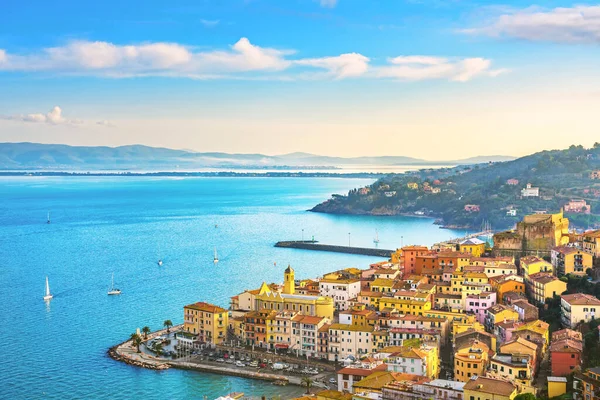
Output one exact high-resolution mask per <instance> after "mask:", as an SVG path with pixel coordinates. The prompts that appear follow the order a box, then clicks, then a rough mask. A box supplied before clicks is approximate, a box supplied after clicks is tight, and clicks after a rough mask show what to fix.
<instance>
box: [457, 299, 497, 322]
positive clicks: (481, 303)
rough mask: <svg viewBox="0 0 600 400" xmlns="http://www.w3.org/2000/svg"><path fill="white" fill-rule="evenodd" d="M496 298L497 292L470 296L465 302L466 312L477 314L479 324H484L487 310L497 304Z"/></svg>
mask: <svg viewBox="0 0 600 400" xmlns="http://www.w3.org/2000/svg"><path fill="white" fill-rule="evenodd" d="M496 296H497V295H496V292H482V293H479V294H470V295H468V296H467V298H466V300H465V310H466V311H467V313H473V314H475V317H476V318H477V322H479V323H480V324H484V323H485V314H486V310H487V309H488V308H490V307H491V306H493V305H495V304H496Z"/></svg>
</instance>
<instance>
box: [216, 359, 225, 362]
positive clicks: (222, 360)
mask: <svg viewBox="0 0 600 400" xmlns="http://www.w3.org/2000/svg"><path fill="white" fill-rule="evenodd" d="M217 362H225V360H224V359H222V358H217Z"/></svg>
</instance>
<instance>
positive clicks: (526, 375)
mask: <svg viewBox="0 0 600 400" xmlns="http://www.w3.org/2000/svg"><path fill="white" fill-rule="evenodd" d="M533 370H534V368H533V366H532V365H531V360H530V358H529V357H526V356H521V355H519V354H516V355H513V354H501V353H500V354H496V355H495V356H494V357H492V359H491V360H490V370H489V372H487V375H486V376H487V377H489V378H495V379H501V380H505V381H509V382H511V383H513V384H514V385H515V386H516V387H517V391H518V392H519V393H523V392H524V393H535V389H534V388H533V386H532V382H533V378H534V376H533Z"/></svg>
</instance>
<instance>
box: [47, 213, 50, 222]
mask: <svg viewBox="0 0 600 400" xmlns="http://www.w3.org/2000/svg"><path fill="white" fill-rule="evenodd" d="M46 223H47V224H49V223H50V211H48V220H47V222H46Z"/></svg>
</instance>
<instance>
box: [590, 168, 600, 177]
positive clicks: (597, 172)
mask: <svg viewBox="0 0 600 400" xmlns="http://www.w3.org/2000/svg"><path fill="white" fill-rule="evenodd" d="M590 179H600V169H597V170H595V171H592V172H590Z"/></svg>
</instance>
